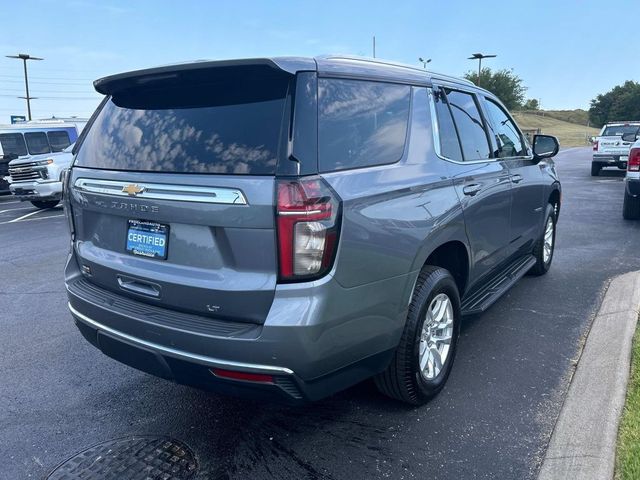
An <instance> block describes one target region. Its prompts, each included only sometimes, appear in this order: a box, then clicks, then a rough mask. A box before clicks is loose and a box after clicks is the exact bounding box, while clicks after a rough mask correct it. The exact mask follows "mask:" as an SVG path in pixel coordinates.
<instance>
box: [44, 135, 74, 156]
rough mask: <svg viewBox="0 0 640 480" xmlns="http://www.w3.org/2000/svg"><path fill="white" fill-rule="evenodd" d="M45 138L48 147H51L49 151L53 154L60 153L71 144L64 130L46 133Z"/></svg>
mask: <svg viewBox="0 0 640 480" xmlns="http://www.w3.org/2000/svg"><path fill="white" fill-rule="evenodd" d="M47 137H48V138H49V145H51V150H52V151H54V152H61V151H62V150H64V149H65V148H67V147H68V146H69V145H70V144H71V139H70V138H69V133H68V132H65V131H64V130H54V131H52V132H47Z"/></svg>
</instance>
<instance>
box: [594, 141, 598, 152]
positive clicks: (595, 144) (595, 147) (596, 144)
mask: <svg viewBox="0 0 640 480" xmlns="http://www.w3.org/2000/svg"><path fill="white" fill-rule="evenodd" d="M593 151H594V152H597V151H598V140H596V141H595V142H593Z"/></svg>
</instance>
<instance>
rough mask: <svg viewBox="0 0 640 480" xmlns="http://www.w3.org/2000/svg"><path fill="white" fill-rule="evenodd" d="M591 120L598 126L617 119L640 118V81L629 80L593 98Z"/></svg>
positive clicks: (590, 110) (590, 109)
mask: <svg viewBox="0 0 640 480" xmlns="http://www.w3.org/2000/svg"><path fill="white" fill-rule="evenodd" d="M589 120H590V121H591V123H593V124H594V125H597V126H602V125H604V124H605V123H607V122H614V121H616V120H640V83H638V82H634V81H632V80H627V81H626V82H624V84H623V85H617V86H615V87H613V88H612V89H611V90H609V91H608V92H607V93H602V94H600V95H598V96H597V97H596V98H594V99H593V100H591V107H590V108H589Z"/></svg>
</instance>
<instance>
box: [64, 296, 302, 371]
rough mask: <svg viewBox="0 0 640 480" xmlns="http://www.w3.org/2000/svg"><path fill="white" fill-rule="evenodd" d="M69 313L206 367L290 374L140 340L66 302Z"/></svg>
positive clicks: (142, 343)
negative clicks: (104, 323)
mask: <svg viewBox="0 0 640 480" xmlns="http://www.w3.org/2000/svg"><path fill="white" fill-rule="evenodd" d="M67 305H68V307H69V310H70V311H71V314H72V315H73V316H74V317H76V319H78V320H80V321H82V322H83V323H86V324H87V325H89V326H91V327H93V328H96V329H98V330H102V331H104V332H107V333H110V334H111V335H113V336H115V337H118V338H120V339H121V340H125V341H127V342H130V343H134V344H137V345H140V346H141V347H145V348H147V349H151V350H155V351H157V352H158V353H162V354H165V355H169V356H171V357H174V358H178V359H180V360H186V361H190V362H196V363H200V364H203V365H206V366H208V367H216V368H222V369H231V370H241V371H246V372H257V373H268V374H279V375H283V374H284V375H292V374H293V370H291V369H289V368H284V367H274V366H271V365H258V364H254V363H243V362H232V361H228V360H220V359H218V358H213V357H207V356H204V355H198V354H195V353H189V352H185V351H183V350H176V349H174V348H171V347H165V346H164V345H159V344H157V343H153V342H148V341H146V340H142V339H141V338H137V337H133V336H131V335H127V334H126V333H122V332H120V331H118V330H114V329H113V328H110V327H107V326H106V325H102V324H101V323H98V322H96V321H95V320H93V319H91V318H89V317H87V316H86V315H84V314H82V313H80V312H79V311H77V310H76V309H75V308H73V306H72V305H71V303H68V304H67Z"/></svg>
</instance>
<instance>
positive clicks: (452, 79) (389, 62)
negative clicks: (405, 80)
mask: <svg viewBox="0 0 640 480" xmlns="http://www.w3.org/2000/svg"><path fill="white" fill-rule="evenodd" d="M318 58H322V59H326V60H354V61H358V62H366V63H375V64H379V65H387V66H390V67H398V68H406V69H408V70H412V71H415V72H420V73H424V74H426V75H428V76H430V77H432V78H436V79H439V80H446V81H450V82H456V83H464V84H468V85H474V86H475V83H473V82H472V81H470V80H467V79H466V78H460V77H454V76H452V75H446V74H443V73H437V72H433V71H431V70H425V69H424V68H420V67H416V66H415V65H409V64H407V63H401V62H394V61H392V60H381V59H379V58H372V57H362V56H359V55H320V56H318Z"/></svg>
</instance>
